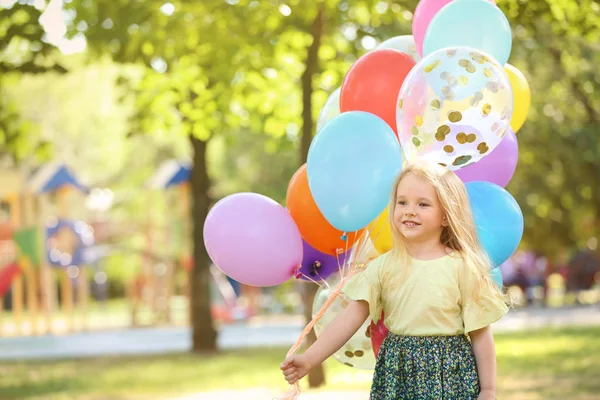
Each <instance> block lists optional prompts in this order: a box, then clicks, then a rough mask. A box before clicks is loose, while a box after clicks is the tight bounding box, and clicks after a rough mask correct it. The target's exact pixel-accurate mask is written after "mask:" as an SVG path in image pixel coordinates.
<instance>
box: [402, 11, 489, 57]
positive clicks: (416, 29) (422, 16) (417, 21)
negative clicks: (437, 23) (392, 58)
mask: <svg viewBox="0 0 600 400" xmlns="http://www.w3.org/2000/svg"><path fill="white" fill-rule="evenodd" d="M452 1H454V0H421V1H420V2H419V4H418V5H417V8H416V9H415V15H414V16H413V22H412V33H413V37H414V39H415V44H416V45H417V52H418V53H419V55H420V56H421V57H423V40H424V39H425V32H427V27H428V26H429V23H430V22H431V20H432V19H433V17H434V16H435V14H437V13H438V11H440V10H441V9H442V7H444V6H445V5H446V4H448V3H451V2H452ZM487 1H489V2H490V3H492V4H496V2H495V1H494V0H487Z"/></svg>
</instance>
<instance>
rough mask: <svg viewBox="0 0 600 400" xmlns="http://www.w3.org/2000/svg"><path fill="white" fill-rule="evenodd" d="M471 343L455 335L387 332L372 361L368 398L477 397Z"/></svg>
mask: <svg viewBox="0 0 600 400" xmlns="http://www.w3.org/2000/svg"><path fill="white" fill-rule="evenodd" d="M478 395H479V378H478V377H477V367H476V365H475V356H474V355H473V349H472V348H471V343H470V342H469V340H468V339H467V337H466V336H465V335H459V336H401V335H395V334H393V333H391V332H390V333H389V334H388V336H387V338H386V339H385V340H384V341H383V344H382V345H381V349H380V351H379V357H378V358H377V364H376V365H375V373H374V375H373V385H372V387H371V398H370V400H409V399H410V400H429V399H431V400H477V396H478Z"/></svg>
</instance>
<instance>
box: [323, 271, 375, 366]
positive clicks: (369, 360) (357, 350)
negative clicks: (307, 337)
mask: <svg viewBox="0 0 600 400" xmlns="http://www.w3.org/2000/svg"><path fill="white" fill-rule="evenodd" d="M327 282H328V285H329V287H327V286H325V285H324V286H322V287H321V288H319V290H318V291H317V294H316V295H315V300H314V302H313V309H312V315H313V318H314V317H315V316H316V315H317V313H318V312H319V310H320V309H321V307H323V304H325V302H326V301H327V299H328V298H329V296H330V295H331V293H332V291H333V290H335V288H336V287H337V286H338V285H339V283H340V281H339V276H338V275H336V276H334V277H332V278H330V279H329V280H328V281H327ZM349 303H350V300H349V299H348V298H347V297H346V296H345V295H344V294H343V293H340V294H339V295H338V297H337V298H336V299H335V301H334V302H333V303H332V304H331V305H330V306H329V308H328V309H327V311H325V314H324V315H323V316H322V317H321V319H320V320H319V321H318V322H317V323H316V324H315V326H314V330H315V334H316V335H317V337H319V335H320V334H321V333H322V332H323V330H324V329H325V328H326V327H327V325H329V323H331V321H333V320H334V319H335V317H337V315H338V314H339V313H341V312H342V311H343V310H344V309H345V308H346V307H347V306H348V304H349ZM370 325H371V318H367V321H366V322H365V323H364V324H363V325H362V326H361V327H360V328H359V329H358V331H357V332H356V333H355V334H354V336H352V337H351V338H350V340H348V342H346V344H344V346H342V348H341V349H340V350H338V351H337V352H335V353H334V354H333V358H334V359H336V360H337V361H339V362H341V363H342V364H344V365H347V366H349V367H354V368H358V369H367V370H372V369H375V355H374V354H373V346H372V344H371V333H370Z"/></svg>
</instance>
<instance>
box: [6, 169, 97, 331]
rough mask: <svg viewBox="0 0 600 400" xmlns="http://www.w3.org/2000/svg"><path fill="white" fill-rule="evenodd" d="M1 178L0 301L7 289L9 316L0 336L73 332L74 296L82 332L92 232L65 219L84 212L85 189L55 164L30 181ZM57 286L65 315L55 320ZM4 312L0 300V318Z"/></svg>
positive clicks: (11, 175) (18, 176) (13, 174)
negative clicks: (11, 318)
mask: <svg viewBox="0 0 600 400" xmlns="http://www.w3.org/2000/svg"><path fill="white" fill-rule="evenodd" d="M0 174H1V175H2V177H3V185H2V188H1V189H0V199H1V200H2V210H3V214H2V215H1V216H0V221H2V222H1V225H0V226H1V227H2V228H0V298H4V297H5V295H6V294H7V292H9V288H10V297H9V299H10V306H11V309H12V313H13V322H12V324H9V325H8V326H9V329H6V331H7V332H3V329H4V328H5V324H4V323H3V322H4V321H0V335H4V334H17V335H21V334H28V333H29V334H31V333H32V334H38V333H53V332H56V331H59V330H66V331H72V330H74V329H75V325H76V323H75V318H74V310H75V307H74V305H75V302H74V298H73V294H74V293H75V294H76V296H77V298H76V304H77V311H79V314H80V316H81V318H80V327H81V328H83V329H85V327H86V326H87V306H88V297H89V291H88V287H89V285H88V280H87V276H86V271H85V268H84V266H85V265H86V264H87V263H88V262H90V260H91V258H90V254H93V253H87V252H86V248H88V247H89V246H91V245H92V244H93V231H92V230H91V228H90V227H89V226H88V225H87V224H86V223H84V222H82V221H71V220H68V219H67V218H68V217H70V216H74V215H76V214H80V215H83V214H84V212H85V211H84V209H83V206H82V205H83V203H84V202H83V201H82V199H81V195H82V194H86V193H87V189H86V188H85V187H84V186H82V185H81V184H80V183H79V181H78V180H77V179H76V177H75V175H74V174H73V173H72V171H71V170H70V169H69V168H68V167H67V166H65V165H63V164H58V163H51V164H46V165H44V166H42V167H41V168H39V169H38V170H37V171H36V172H35V173H34V174H33V175H32V176H31V177H30V178H29V179H27V176H26V175H25V174H24V173H22V172H21V171H16V170H10V171H0ZM5 180H6V185H5V184H4V183H5ZM57 280H58V281H59V284H58V285H57ZM57 286H58V288H60V303H61V304H60V306H61V307H60V309H61V311H62V314H63V318H59V319H57V318H56V316H57V315H56V311H57V309H58V307H57V305H58V298H59V297H58V293H57V289H58V288H57ZM25 299H26V302H25ZM25 305H26V308H27V310H25ZM3 308H4V307H3V302H2V301H0V316H2V315H3V313H2V310H3ZM25 311H27V316H28V318H27V322H26V321H25V319H24V316H25ZM40 314H41V316H40ZM40 317H41V318H40Z"/></svg>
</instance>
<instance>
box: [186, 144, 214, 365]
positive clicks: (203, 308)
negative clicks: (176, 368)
mask: <svg viewBox="0 0 600 400" xmlns="http://www.w3.org/2000/svg"><path fill="white" fill-rule="evenodd" d="M190 141H191V144H192V149H193V153H194V155H193V157H194V164H193V167H192V177H191V189H192V221H193V233H192V234H193V248H194V250H193V251H194V254H193V256H194V263H193V267H192V270H191V272H190V280H191V282H190V284H191V291H190V310H191V313H190V314H191V323H192V351H193V352H198V353H199V352H215V351H216V350H217V331H216V330H215V327H214V325H213V319H212V316H211V314H210V269H209V268H210V258H209V257H208V252H207V251H206V247H205V246H204V239H203V237H202V230H203V227H204V222H205V221H206V216H207V215H208V210H209V206H210V197H209V195H208V190H209V189H210V180H209V177H208V173H207V171H206V146H207V144H208V142H207V141H205V140H200V139H198V138H195V137H194V136H190Z"/></svg>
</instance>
